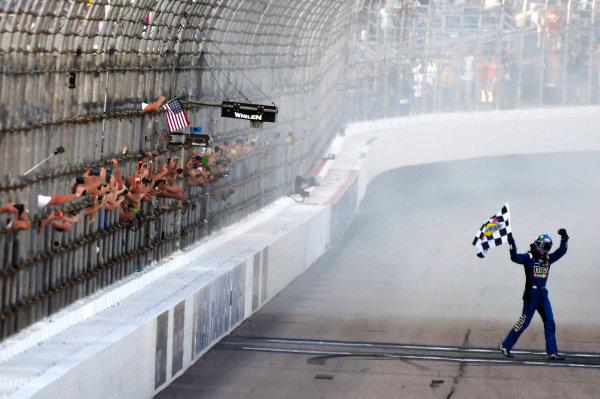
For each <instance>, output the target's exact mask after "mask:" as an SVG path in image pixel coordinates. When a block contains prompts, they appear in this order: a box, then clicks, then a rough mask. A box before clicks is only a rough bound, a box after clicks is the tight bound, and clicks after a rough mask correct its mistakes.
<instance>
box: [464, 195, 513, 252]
mask: <svg viewBox="0 0 600 399" xmlns="http://www.w3.org/2000/svg"><path fill="white" fill-rule="evenodd" d="M510 232H511V230H510V211H509V209H508V203H506V204H504V206H503V207H502V209H501V210H500V212H498V213H496V214H495V215H494V216H492V217H491V218H489V219H488V220H487V221H486V222H485V223H484V224H482V225H481V228H480V229H479V231H478V232H477V233H475V239H474V240H473V245H474V246H475V249H477V256H479V257H480V258H485V256H486V255H487V250H488V249H490V248H492V247H496V246H498V245H502V244H503V243H505V242H507V241H508V237H507V236H508V234H509V233H510Z"/></svg>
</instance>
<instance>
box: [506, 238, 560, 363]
mask: <svg viewBox="0 0 600 399" xmlns="http://www.w3.org/2000/svg"><path fill="white" fill-rule="evenodd" d="M558 234H559V235H560V237H561V240H560V246H559V247H558V249H557V250H556V251H554V252H553V253H549V252H550V248H552V239H551V238H550V236H549V235H548V234H542V235H540V236H539V237H537V239H536V240H535V242H534V243H532V244H531V246H530V251H529V252H527V253H524V254H519V253H517V246H516V244H515V240H514V239H513V237H512V233H511V234H509V235H508V244H509V245H510V259H511V260H512V261H513V262H515V263H519V264H521V265H523V266H524V268H525V292H524V293H523V314H522V315H521V317H520V318H519V320H518V321H517V323H516V324H515V326H514V327H513V328H512V329H511V330H510V332H509V333H508V335H507V336H506V338H505V339H504V341H503V342H502V344H501V345H500V350H501V351H502V354H503V355H504V356H506V357H513V355H512V354H511V353H510V351H511V349H512V347H513V346H514V345H515V344H516V343H517V340H518V339H519V337H520V336H521V334H522V333H523V331H525V329H526V328H527V326H529V323H531V319H532V318H533V315H534V314H535V312H536V310H537V312H538V313H539V314H540V316H541V317H542V321H543V322H544V336H545V338H546V353H547V354H548V358H549V359H552V360H564V359H565V357H564V356H563V355H561V354H559V353H558V348H557V346H556V336H555V328H556V327H555V324H554V316H553V314H552V306H551V305H550V300H549V299H548V290H546V281H548V274H549V273H550V265H552V264H553V263H554V262H556V261H557V260H559V259H560V258H561V257H562V256H563V255H564V254H566V253H567V242H568V240H569V236H568V235H567V231H566V230H565V229H559V230H558Z"/></svg>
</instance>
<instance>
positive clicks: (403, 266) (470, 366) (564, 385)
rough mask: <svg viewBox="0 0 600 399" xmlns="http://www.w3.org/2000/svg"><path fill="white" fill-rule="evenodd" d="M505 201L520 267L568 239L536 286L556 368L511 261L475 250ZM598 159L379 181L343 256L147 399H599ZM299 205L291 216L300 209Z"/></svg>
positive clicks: (330, 256) (486, 161)
mask: <svg viewBox="0 0 600 399" xmlns="http://www.w3.org/2000/svg"><path fill="white" fill-rule="evenodd" d="M505 202H508V203H509V206H510V210H511V223H512V228H513V234H514V236H515V240H516V243H517V245H518V249H519V252H526V251H527V249H528V248H529V244H530V243H531V242H532V241H533V240H534V238H535V236H536V235H538V234H540V233H545V232H547V233H549V234H550V235H551V237H552V238H553V239H554V240H555V247H556V246H557V245H558V240H559V237H558V235H557V234H556V230H557V229H558V228H559V227H564V228H566V229H567V231H568V232H569V235H570V237H571V240H570V242H569V251H568V253H567V255H565V257H564V258H562V259H561V260H559V261H558V262H557V263H556V264H554V265H553V266H552V269H551V272H550V278H549V281H548V284H547V287H548V290H549V293H550V300H551V302H552V306H553V311H554V316H555V320H556V323H557V341H558V346H559V350H560V351H561V352H562V353H564V354H565V355H566V356H567V359H566V360H565V361H564V362H552V361H547V360H546V357H545V353H544V348H545V345H544V333H543V327H542V324H541V319H540V318H539V316H536V317H535V318H534V321H533V322H532V323H531V325H530V326H529V328H528V329H527V330H526V331H525V333H524V334H523V335H522V336H521V339H520V340H519V342H518V343H517V345H516V347H515V348H514V351H513V353H514V354H515V358H514V359H506V358H504V357H503V356H501V355H500V353H499V351H498V350H497V347H498V345H499V343H500V342H501V341H502V340H503V339H504V337H505V336H506V334H507V333H508V331H509V329H510V328H511V327H512V325H513V324H514V323H515V322H516V321H517V318H518V317H519V315H520V313H521V306H522V300H521V296H522V291H523V285H524V281H525V278H524V273H523V270H522V266H520V265H517V264H514V263H511V262H510V258H509V254H508V247H507V246H501V247H499V248H493V249H491V250H490V252H489V254H488V256H487V257H486V258H485V259H479V258H477V256H476V252H475V249H474V247H473V246H472V245H471V242H472V240H473V236H474V233H475V232H476V231H477V230H478V229H479V227H480V225H481V224H482V223H483V222H484V221H485V220H486V219H487V218H488V217H490V216H492V215H493V214H494V213H495V212H497V211H498V210H499V209H500V208H501V207H502V205H503V204H504V203H505ZM598 204H600V154H598V153H596V152H585V153H561V154H543V155H531V156H503V157H497V158H479V159H471V160H466V161H456V162H450V163H439V164H430V165H422V166H415V167H406V168H401V169H396V170H393V171H390V172H388V173H385V174H383V175H381V176H379V177H377V178H376V179H375V180H374V181H373V182H372V183H371V185H370V186H369V189H368V192H367V194H366V196H365V198H364V200H363V202H362V203H361V206H360V209H359V211H358V213H357V215H356V217H355V219H354V221H353V222H352V224H351V225H350V226H349V228H348V229H347V230H346V232H345V233H344V235H343V237H341V239H340V240H339V241H338V243H337V244H336V245H335V246H333V247H332V248H330V249H329V250H328V252H327V253H326V254H325V255H324V256H322V257H321V258H320V259H319V260H318V261H317V262H316V263H315V264H314V265H313V266H312V267H311V268H310V269H309V270H308V271H307V272H306V273H304V274H303V275H302V276H300V277H299V278H298V279H296V280H295V281H294V282H293V283H292V284H290V285H289V286H288V287H287V288H286V289H285V290H284V291H283V292H281V293H280V294H279V295H277V296H276V297H275V298H274V299H273V300H272V301H271V302H270V303H268V304H267V305H266V306H265V307H264V308H263V309H261V310H260V311H259V312H258V313H256V314H255V315H254V316H253V317H251V318H250V319H249V320H247V321H246V322H244V323H243V324H242V325H241V326H240V327H239V328H238V329H236V330H235V331H234V333H233V334H231V335H230V336H229V337H227V338H225V339H224V340H223V341H221V343H219V344H218V345H216V346H215V347H214V348H213V349H212V350H211V351H210V352H208V353H207V354H206V355H205V356H204V357H203V358H202V359H201V360H200V361H199V362H198V363H197V364H196V365H194V366H193V367H192V368H190V369H189V370H188V372H187V373H186V374H184V375H183V376H182V377H180V378H179V379H177V380H176V381H175V382H174V383H173V384H172V385H171V386H170V387H168V388H167V389H165V390H164V391H162V392H161V393H160V394H159V395H158V396H157V398H228V399H230V398H261V399H262V398H450V397H452V398H527V399H535V398H598V397H600V378H598V375H600V374H599V372H600V370H599V368H600V354H599V353H600V309H599V308H598V303H599V296H600V294H599V292H600V291H599V290H598V287H600V268H599V266H598V265H599V262H598V256H599V252H600V251H599V252H596V251H595V250H596V249H598V248H600V234H598V233H597V229H596V227H597V225H598V223H599V217H598ZM299 206H302V205H299Z"/></svg>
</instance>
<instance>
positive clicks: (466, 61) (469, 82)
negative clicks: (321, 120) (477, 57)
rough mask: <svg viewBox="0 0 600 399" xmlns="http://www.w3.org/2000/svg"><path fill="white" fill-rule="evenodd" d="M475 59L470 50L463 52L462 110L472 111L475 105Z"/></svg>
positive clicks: (461, 73)
mask: <svg viewBox="0 0 600 399" xmlns="http://www.w3.org/2000/svg"><path fill="white" fill-rule="evenodd" d="M473 59H474V57H473V56H472V55H471V53H470V52H469V50H468V49H467V48H465V49H464V50H463V56H462V59H461V64H460V104H461V108H462V109H471V107H472V105H473V77H474V76H475V72H474V70H473Z"/></svg>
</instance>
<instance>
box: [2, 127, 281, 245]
mask: <svg viewBox="0 0 600 399" xmlns="http://www.w3.org/2000/svg"><path fill="white" fill-rule="evenodd" d="M279 136H280V134H279V133H275V134H274V139H277V138H278V137H279ZM286 142H287V144H293V134H292V133H291V132H288V133H287V136H286ZM271 147H272V143H271V141H270V140H264V141H261V139H260V136H259V135H256V137H254V138H248V137H245V136H239V137H237V138H236V139H235V141H234V142H232V143H230V142H228V141H223V142H222V143H221V144H219V145H213V146H209V147H200V146H196V147H190V148H189V149H188V150H187V151H185V152H184V153H186V154H187V159H184V160H181V159H180V157H178V156H175V157H172V158H168V159H164V157H163V156H162V155H158V154H157V153H153V152H147V153H145V154H143V158H142V160H140V161H139V162H138V163H137V165H136V168H135V173H133V174H123V173H122V171H121V169H120V168H119V162H118V160H117V159H114V158H113V159H112V160H111V162H110V167H107V168H105V167H102V166H92V167H91V168H89V169H88V170H87V171H86V172H85V173H84V174H83V175H82V176H76V177H75V178H74V181H72V183H71V184H70V186H69V188H68V192H67V193H62V194H57V195H45V194H39V195H38V196H37V207H38V209H39V210H40V211H41V214H42V217H41V218H40V217H38V219H39V222H37V225H34V226H35V227H36V229H37V232H38V234H39V233H41V232H42V231H43V230H44V229H46V228H48V227H49V226H50V227H51V228H52V229H54V230H55V231H57V232H68V231H70V230H71V228H72V227H73V225H74V224H76V223H80V222H81V221H82V220H87V223H90V224H92V223H94V222H95V221H96V214H97V213H98V212H101V211H104V212H118V215H119V217H118V219H119V221H128V220H131V219H134V218H135V217H136V216H137V215H139V214H140V212H142V209H144V207H143V203H144V202H150V201H153V199H154V198H167V199H171V200H174V201H179V202H182V203H187V202H188V197H187V196H186V187H211V188H215V187H218V186H219V184H220V183H221V182H222V181H223V179H225V178H227V177H228V176H229V175H230V173H231V169H232V168H234V167H235V166H237V165H238V161H239V158H240V157H245V156H248V155H250V154H252V153H254V152H260V158H265V157H266V154H267V153H268V151H269V150H270V149H271ZM129 152H130V149H129V147H128V146H125V147H124V148H123V154H124V155H127V154H129ZM233 193H234V189H233V188H231V187H226V188H225V189H223V190H220V191H219V192H218V194H217V195H215V199H216V200H217V201H223V200H226V199H227V198H228V197H229V196H230V195H232V194H233ZM76 200H85V201H81V202H77V205H78V206H71V207H69V205H72V204H70V203H71V202H73V201H76ZM73 209H76V210H73ZM81 212H83V216H84V218H82V217H81ZM3 214H6V215H7V216H10V215H12V218H11V217H8V218H7V219H6V228H7V230H5V232H6V231H10V229H17V230H27V229H30V228H31V227H32V223H31V222H30V220H29V210H28V209H26V208H25V205H24V204H19V203H10V204H7V205H5V206H3V207H2V208H0V215H3Z"/></svg>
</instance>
